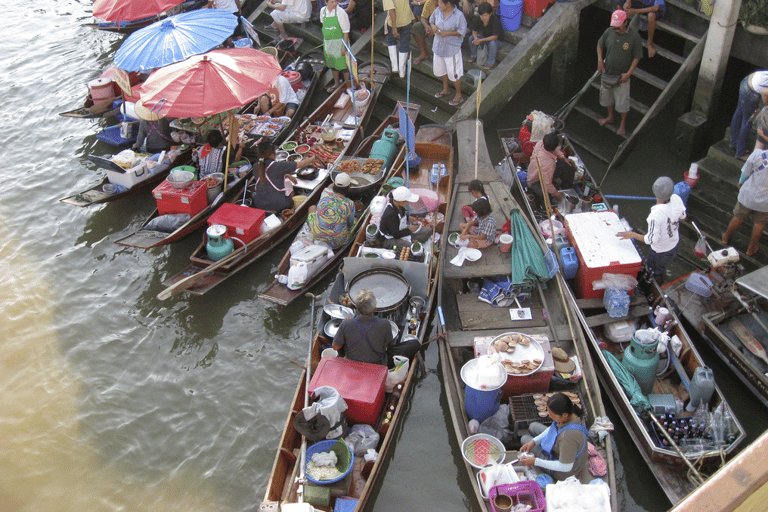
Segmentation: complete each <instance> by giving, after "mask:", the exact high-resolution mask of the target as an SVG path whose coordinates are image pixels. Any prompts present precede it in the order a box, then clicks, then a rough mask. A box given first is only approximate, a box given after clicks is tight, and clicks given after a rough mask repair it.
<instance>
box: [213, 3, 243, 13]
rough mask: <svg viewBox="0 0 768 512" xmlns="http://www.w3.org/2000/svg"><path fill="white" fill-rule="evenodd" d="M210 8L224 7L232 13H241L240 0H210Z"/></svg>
mask: <svg viewBox="0 0 768 512" xmlns="http://www.w3.org/2000/svg"><path fill="white" fill-rule="evenodd" d="M207 7H208V9H223V10H225V11H229V12H231V13H232V14H239V13H240V0H209V1H208V6H207Z"/></svg>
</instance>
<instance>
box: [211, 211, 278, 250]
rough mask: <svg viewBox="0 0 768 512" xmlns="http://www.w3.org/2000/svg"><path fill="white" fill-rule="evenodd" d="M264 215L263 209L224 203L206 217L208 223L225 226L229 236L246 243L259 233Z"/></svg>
mask: <svg viewBox="0 0 768 512" xmlns="http://www.w3.org/2000/svg"><path fill="white" fill-rule="evenodd" d="M264 217H265V212H264V210H259V209H258V208H251V207H250V206H242V205H239V204H232V203H224V204H223V205H221V207H220V208H219V209H218V210H216V211H215V212H214V213H213V215H211V216H210V217H209V218H208V225H209V226H212V225H213V224H221V225H222V226H227V228H228V232H229V236H230V237H235V238H238V239H240V240H242V241H243V243H244V244H247V243H248V242H250V241H251V240H253V239H254V238H256V237H257V236H259V234H260V233H261V223H262V222H264Z"/></svg>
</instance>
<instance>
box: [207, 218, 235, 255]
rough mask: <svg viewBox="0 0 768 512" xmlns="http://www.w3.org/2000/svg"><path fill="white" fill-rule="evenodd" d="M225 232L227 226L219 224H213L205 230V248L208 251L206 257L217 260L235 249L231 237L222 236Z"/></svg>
mask: <svg viewBox="0 0 768 512" xmlns="http://www.w3.org/2000/svg"><path fill="white" fill-rule="evenodd" d="M226 233H227V227H226V226H222V225H221V224H213V225H212V226H210V227H209V228H208V229H207V230H206V231H205V234H206V235H208V243H207V244H205V250H206V251H207V252H208V259H210V260H211V261H219V260H220V259H221V258H223V257H225V256H228V255H229V254H231V253H232V251H233V250H235V243H234V242H233V241H232V239H231V238H225V237H224V235H225V234H226Z"/></svg>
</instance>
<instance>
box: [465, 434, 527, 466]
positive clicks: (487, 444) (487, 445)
mask: <svg viewBox="0 0 768 512" xmlns="http://www.w3.org/2000/svg"><path fill="white" fill-rule="evenodd" d="M515 451H517V450H515ZM506 453H509V452H507V451H505V450H504V445H503V444H502V443H501V441H499V440H498V439H497V438H495V437H493V436H489V435H488V434H474V435H471V436H469V437H468V438H466V439H465V440H464V442H463V443H461V455H462V457H464V460H466V461H467V462H468V463H469V465H470V466H472V467H474V468H477V469H482V468H484V467H486V466H489V465H491V464H493V463H494V462H495V463H497V464H501V463H502V462H503V461H504V457H505V454H506Z"/></svg>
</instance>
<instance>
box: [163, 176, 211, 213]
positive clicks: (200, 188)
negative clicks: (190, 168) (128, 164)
mask: <svg viewBox="0 0 768 512" xmlns="http://www.w3.org/2000/svg"><path fill="white" fill-rule="evenodd" d="M207 191H208V186H207V185H206V184H205V183H204V182H202V181H193V182H192V183H190V185H189V186H188V187H187V188H173V187H172V186H171V184H170V183H168V180H164V181H163V182H162V183H161V184H160V185H158V186H157V187H155V190H153V191H152V195H154V196H155V200H156V201H157V210H158V213H159V214H160V215H165V214H166V213H188V214H189V215H197V214H198V213H200V212H201V211H202V210H203V208H205V207H206V206H208V198H207V196H206V192H207Z"/></svg>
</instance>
